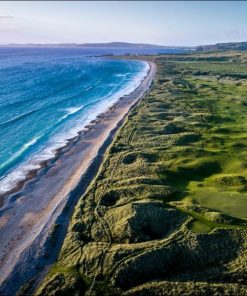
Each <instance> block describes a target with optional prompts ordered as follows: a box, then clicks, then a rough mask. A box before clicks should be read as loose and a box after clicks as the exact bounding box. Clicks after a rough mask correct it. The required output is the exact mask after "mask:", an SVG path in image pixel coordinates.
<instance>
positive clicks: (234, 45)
mask: <svg viewBox="0 0 247 296" xmlns="http://www.w3.org/2000/svg"><path fill="white" fill-rule="evenodd" d="M219 50H247V42H228V43H217V44H213V45H200V46H197V47H196V51H219Z"/></svg>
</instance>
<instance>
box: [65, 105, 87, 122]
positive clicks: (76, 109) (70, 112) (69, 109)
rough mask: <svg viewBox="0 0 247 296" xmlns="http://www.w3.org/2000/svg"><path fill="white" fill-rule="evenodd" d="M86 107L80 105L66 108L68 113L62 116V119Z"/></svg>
mask: <svg viewBox="0 0 247 296" xmlns="http://www.w3.org/2000/svg"><path fill="white" fill-rule="evenodd" d="M83 107H84V105H81V106H79V107H70V108H66V109H64V110H63V111H64V112H66V114H65V115H64V116H63V117H62V118H61V119H65V118H67V117H68V116H69V115H72V114H75V113H77V112H78V111H80V110H81V109H82V108H83Z"/></svg>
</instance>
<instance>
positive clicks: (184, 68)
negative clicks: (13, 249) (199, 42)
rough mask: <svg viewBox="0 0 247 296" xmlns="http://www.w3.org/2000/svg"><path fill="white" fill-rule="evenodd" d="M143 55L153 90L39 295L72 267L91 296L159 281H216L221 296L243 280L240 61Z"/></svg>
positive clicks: (125, 129)
mask: <svg viewBox="0 0 247 296" xmlns="http://www.w3.org/2000/svg"><path fill="white" fill-rule="evenodd" d="M147 58H149V59H155V61H156V64H157V67H158V73H157V77H156V79H155V81H154V84H153V86H152V88H151V90H150V92H149V94H147V95H146V96H145V97H144V98H143V99H142V100H141V101H140V103H139V104H138V106H137V107H136V108H135V109H134V110H133V111H132V112H131V113H130V114H129V116H128V118H127V119H126V121H125V123H124V125H123V126H122V128H121V129H120V130H119V131H118V133H117V135H116V137H115V139H114V141H113V143H112V145H111V146H110V148H109V149H108V152H107V154H106V155H105V159H104V161H103V163H102V166H101V168H100V170H99V172H98V174H97V176H96V178H95V180H94V182H93V183H92V184H91V186H90V188H89V189H88V192H87V193H86V195H85V196H83V197H82V198H81V199H80V201H79V203H78V205H77V207H76V209H75V212H74V215H73V218H72V220H71V225H70V228H69V232H68V234H67V236H66V239H65V242H64V245H63V249H62V251H61V253H60V256H59V260H58V265H56V266H55V267H54V269H52V271H51V274H50V275H48V277H47V279H46V281H45V283H44V285H43V286H42V287H41V288H40V290H39V295H46V291H50V290H47V289H46V287H47V282H48V283H49V285H50V284H51V282H52V281H51V282H49V280H50V279H51V278H52V276H54V274H55V275H56V274H57V275H58V274H61V273H62V274H63V276H64V278H65V279H64V280H63V281H64V282H66V279H67V275H68V276H71V273H72V274H73V272H74V271H75V270H76V273H75V275H74V276H75V281H77V279H76V278H77V277H78V274H79V275H81V276H82V277H85V278H90V281H89V282H91V283H92V282H93V283H94V280H93V278H94V279H97V280H96V284H95V285H96V286H97V284H98V285H99V287H98V288H95V289H96V290H97V289H98V290H97V291H98V293H99V295H118V293H120V294H119V295H121V293H122V291H123V290H126V289H129V288H131V287H134V286H137V285H140V284H142V283H147V282H148V281H152V280H160V279H163V280H165V281H171V282H173V281H174V282H176V283H177V285H178V286H179V285H180V281H181V283H182V282H186V281H190V282H189V283H188V285H190V284H191V282H194V281H195V282H198V285H201V282H204V283H207V282H213V283H219V290H217V292H216V294H213V295H220V292H219V291H222V290H221V289H225V290H226V291H227V283H236V282H238V283H240V284H241V283H242V279H243V278H244V277H245V274H244V270H246V268H245V264H246V263H245V262H246V257H245V255H244V254H245V253H244V251H243V250H245V249H244V247H243V245H244V237H245V235H246V232H245V231H246V229H247V152H246V147H247V112H246V111H247V109H246V108H247V96H246V93H247V92H246V91H247V76H245V73H247V63H246V61H247V55H245V54H242V53H220V54H218V53H210V54H197V53H195V54H191V55H162V56H158V57H147ZM222 250H223V252H222ZM241 252H243V253H241ZM74 262H75V263H74ZM73 264H74V265H73ZM162 264H163V265H162ZM224 264H225V265H224ZM234 264H235V265H234ZM61 266H62V268H61ZM69 266H72V269H71V267H69ZM73 266H76V269H74V267H73ZM64 267H65V269H64V270H63V268H64ZM236 270H237V272H236ZM66 274H67V275H66ZM222 274H224V276H223V275H222ZM53 283H54V281H53ZM68 283H69V284H68V285H65V284H64V286H65V287H66V289H70V288H71V285H70V280H68ZM102 283H103V284H102ZM101 286H102V287H101ZM182 286H183V285H182V284H181V289H183V287H182ZM44 287H45V288H44ZM54 287H55V288H54ZM68 287H69V288H68ZM84 287H85V283H84ZM91 287H92V286H91ZM53 288H54V289H55V290H57V291H58V292H59V291H61V288H58V285H57V284H56V283H55V284H54V286H53ZM112 288H113V292H111V293H113V294H111V293H110V292H109V291H111V289H112ZM45 289H46V290H45ZM64 289H65V288H64ZM76 289H77V288H76ZM119 289H120V290H119ZM217 289H218V288H217ZM229 289H230V288H229ZM243 289H244V287H243ZM72 290H73V289H72ZM77 290H78V289H77ZM77 290H76V291H77ZM79 290H80V289H79ZM79 290H78V291H79ZM66 291H68V290H66ZM69 291H70V290H69ZM73 291H75V290H73ZM119 291H120V292H119ZM181 291H182V290H181ZM229 291H230V290H229ZM78 293H79V292H78ZM100 293H101V294H100ZM107 293H108V294H107ZM169 293H170V294H168V295H175V294H173V292H172V289H171V290H169ZM217 293H218V294H217ZM129 295H131V293H130V294H129ZM176 295H178V294H176ZM195 295H201V294H195ZM204 295H206V294H204ZM229 295H230V294H229ZM241 295H243V294H241Z"/></svg>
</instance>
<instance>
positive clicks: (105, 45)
mask: <svg viewBox="0 0 247 296" xmlns="http://www.w3.org/2000/svg"><path fill="white" fill-rule="evenodd" d="M0 47H56V48H57V47H68V48H78V47H83V48H126V49H127V48H132V49H192V47H186V46H184V47H183V46H163V45H154V44H145V43H128V42H108V43H83V44H80V43H60V44H35V43H27V44H16V43H10V44H6V45H0Z"/></svg>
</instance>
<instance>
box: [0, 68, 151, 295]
mask: <svg viewBox="0 0 247 296" xmlns="http://www.w3.org/2000/svg"><path fill="white" fill-rule="evenodd" d="M149 65H150V70H149V73H148V75H147V76H146V77H145V79H144V80H143V81H142V83H141V84H140V85H139V86H138V87H137V88H136V89H135V91H133V92H132V93H131V94H129V95H127V96H125V97H123V98H120V99H119V100H118V102H117V103H116V104H115V105H114V106H113V107H111V108H110V109H109V110H108V111H107V112H105V113H103V114H101V115H100V116H99V117H98V118H97V120H94V121H93V122H92V123H91V124H90V125H89V126H87V129H86V130H85V131H82V132H81V133H80V134H78V136H77V137H76V138H74V139H72V140H71V141H70V142H69V143H68V145H67V146H65V147H64V148H61V149H59V150H58V151H57V154H56V156H55V158H53V159H51V160H49V161H46V162H45V163H43V166H42V168H41V169H39V170H38V171H33V172H31V173H30V174H29V180H28V182H26V183H25V184H20V187H19V191H18V192H15V193H14V194H13V193H12V196H9V197H8V198H7V199H6V202H5V204H4V205H2V208H1V209H0V236H1V241H0V294H1V295H13V294H14V293H16V291H18V289H19V288H20V287H21V286H22V285H23V284H24V283H25V282H26V281H27V280H31V279H33V280H34V283H35V281H36V282H37V279H38V278H40V277H42V276H43V275H44V274H45V273H46V272H47V270H48V269H49V266H50V265H51V264H52V263H53V262H54V261H55V260H56V257H57V254H58V251H59V249H60V247H61V243H62V241H63V238H64V236H65V233H66V229H67V226H68V223H69V219H70V217H71V213H72V211H73V207H74V205H75V203H76V201H77V200H78V198H79V197H80V196H81V195H82V194H83V193H84V192H85V190H86V189H87V187H88V185H89V183H90V181H91V180H92V178H93V177H94V176H95V174H96V172H97V169H98V167H99V165H100V163H101V161H102V158H103V155H104V152H105V150H106V149H107V147H108V146H109V144H110V143H111V141H112V139H113V137H114V134H115V132H116V131H117V129H118V128H119V127H120V126H121V124H122V122H123V120H124V119H125V117H126V116H127V114H128V111H129V110H130V109H131V108H133V107H134V106H135V105H136V104H137V103H138V101H139V100H140V98H141V97H143V95H144V94H145V93H146V92H147V91H148V89H149V87H150V85H151V83H152V81H153V79H154V76H155V73H156V66H155V64H154V63H153V62H149ZM26 181H27V180H26ZM55 224H58V225H59V226H58V229H57V230H56V237H55V243H54V236H53V235H54V231H53V232H52V229H53V230H54V225H55Z"/></svg>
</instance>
